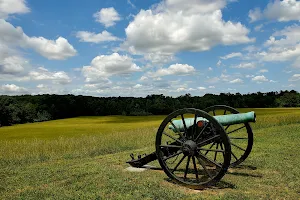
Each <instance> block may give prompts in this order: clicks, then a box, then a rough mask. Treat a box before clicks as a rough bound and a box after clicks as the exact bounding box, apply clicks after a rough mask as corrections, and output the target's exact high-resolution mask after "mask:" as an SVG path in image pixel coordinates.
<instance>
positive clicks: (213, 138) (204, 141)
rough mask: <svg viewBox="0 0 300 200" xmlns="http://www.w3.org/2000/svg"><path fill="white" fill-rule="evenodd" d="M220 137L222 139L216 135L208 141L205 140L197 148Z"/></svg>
mask: <svg viewBox="0 0 300 200" xmlns="http://www.w3.org/2000/svg"><path fill="white" fill-rule="evenodd" d="M219 137H220V135H215V136H213V137H211V138H209V139H207V140H204V141H203V142H200V143H198V144H197V146H201V145H203V144H205V143H206V142H209V141H211V140H213V139H216V138H219Z"/></svg>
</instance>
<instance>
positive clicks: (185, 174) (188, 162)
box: [184, 156, 191, 179]
mask: <svg viewBox="0 0 300 200" xmlns="http://www.w3.org/2000/svg"><path fill="white" fill-rule="evenodd" d="M190 159H191V156H189V157H188V161H187V162H186V167H185V172H184V178H185V179H186V176H187V173H188V170H189V164H190Z"/></svg>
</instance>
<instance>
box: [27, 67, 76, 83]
mask: <svg viewBox="0 0 300 200" xmlns="http://www.w3.org/2000/svg"><path fill="white" fill-rule="evenodd" d="M29 77H30V78H31V79H32V80H36V81H45V80H52V81H53V83H58V84H67V83H70V82H71V81H72V80H71V78H70V77H69V76H68V74H67V73H66V72H64V71H58V72H50V71H49V70H48V69H46V68H44V67H39V68H38V69H37V70H35V71H30V72H29Z"/></svg>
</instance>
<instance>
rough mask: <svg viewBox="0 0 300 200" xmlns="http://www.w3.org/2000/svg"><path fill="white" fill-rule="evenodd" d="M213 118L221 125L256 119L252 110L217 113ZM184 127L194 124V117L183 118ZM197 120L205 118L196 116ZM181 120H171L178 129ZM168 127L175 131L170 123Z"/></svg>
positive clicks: (182, 127)
mask: <svg viewBox="0 0 300 200" xmlns="http://www.w3.org/2000/svg"><path fill="white" fill-rule="evenodd" d="M214 118H215V119H216V120H217V121H218V122H219V123H220V124H222V125H223V126H227V125H233V124H241V123H247V122H255V121H256V114H255V112H254V111H251V112H247V113H239V114H229V115H218V116H214ZM184 121H185V124H186V127H187V128H189V127H191V126H193V124H194V118H186V119H184ZM198 121H207V119H204V118H202V117H197V119H196V123H197V122H198ZM182 122H183V121H182V120H181V119H178V120H173V124H174V125H175V126H176V127H177V128H178V129H179V130H180V131H183V130H184V125H183V123H182ZM169 129H172V130H173V131H175V128H174V127H173V126H172V125H170V126H169Z"/></svg>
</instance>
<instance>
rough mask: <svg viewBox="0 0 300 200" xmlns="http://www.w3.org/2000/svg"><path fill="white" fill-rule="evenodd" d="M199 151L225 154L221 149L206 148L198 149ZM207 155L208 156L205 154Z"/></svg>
mask: <svg viewBox="0 0 300 200" xmlns="http://www.w3.org/2000/svg"><path fill="white" fill-rule="evenodd" d="M197 150H203V151H213V152H225V151H224V150H220V149H205V148H197ZM204 155H206V154H204Z"/></svg>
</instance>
